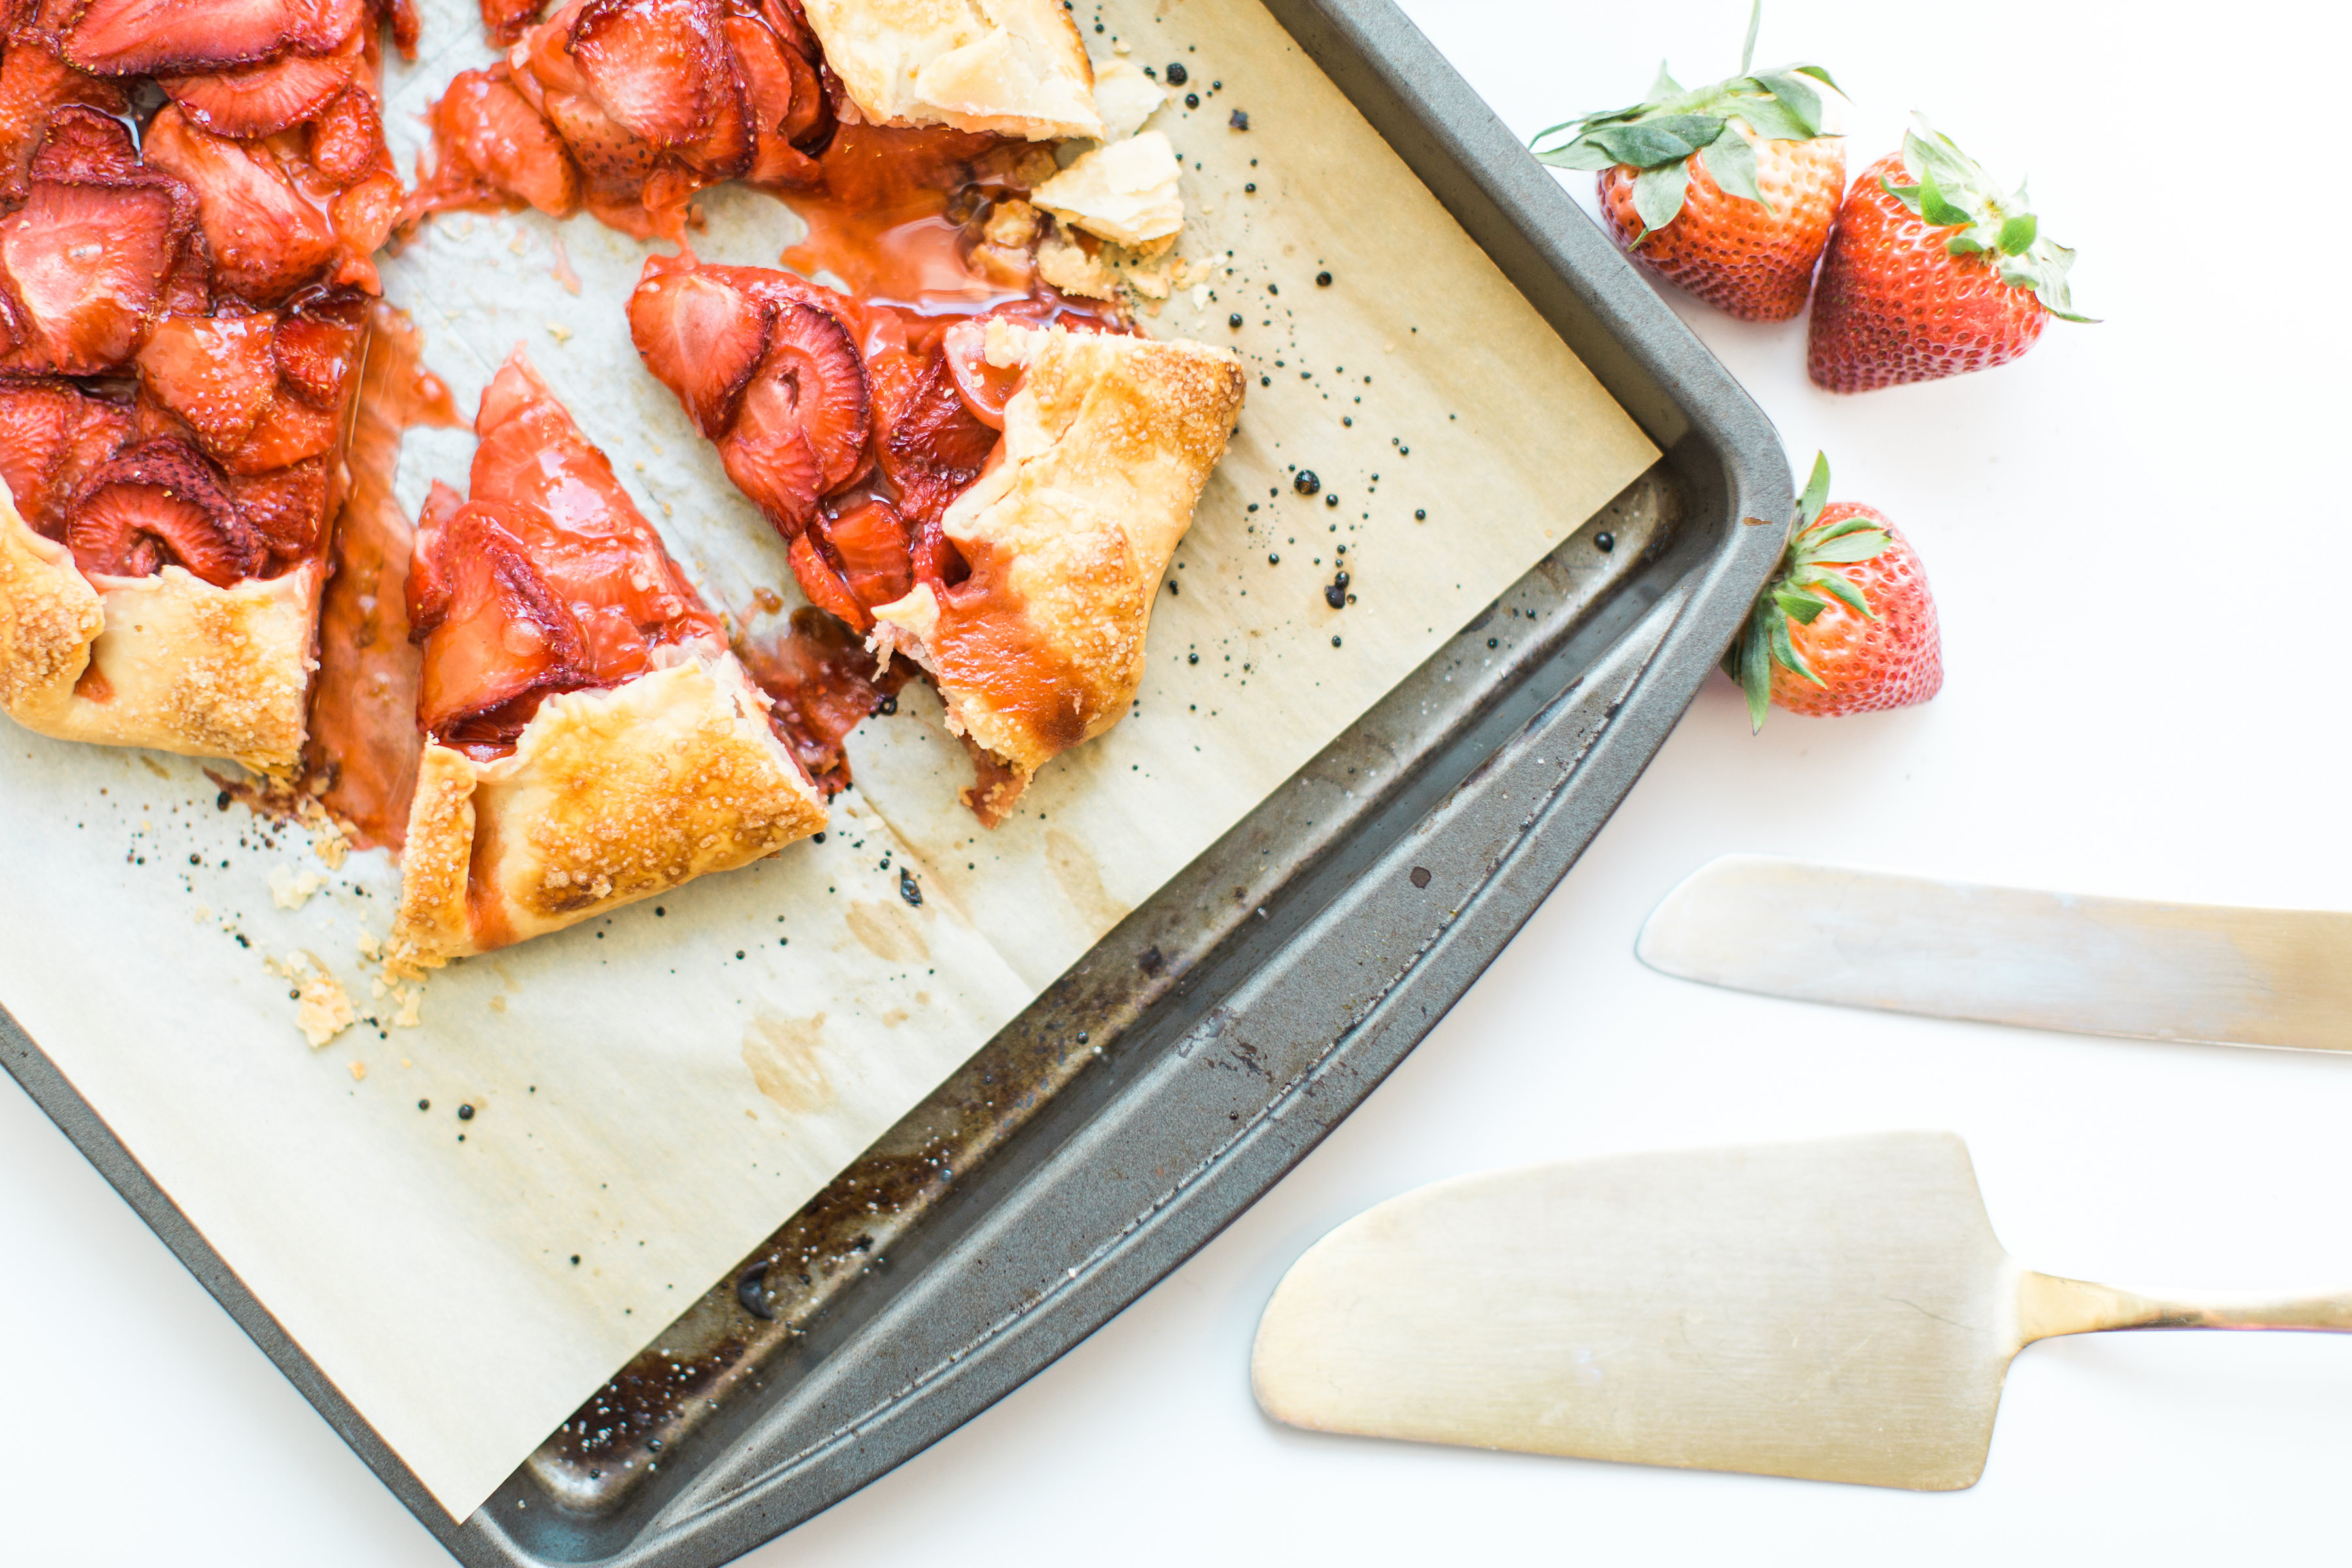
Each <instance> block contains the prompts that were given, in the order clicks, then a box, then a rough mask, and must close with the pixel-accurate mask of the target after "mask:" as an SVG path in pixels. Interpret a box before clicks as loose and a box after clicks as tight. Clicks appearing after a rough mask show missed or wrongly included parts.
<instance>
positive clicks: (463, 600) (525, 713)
mask: <svg viewBox="0 0 2352 1568" xmlns="http://www.w3.org/2000/svg"><path fill="white" fill-rule="evenodd" d="M519 511H520V509H518V508H514V507H509V506H501V505H499V503H497V502H494V501H483V500H471V501H467V503H465V505H463V506H462V507H460V508H458V509H457V510H456V511H455V512H454V513H453V514H450V515H449V516H448V517H447V518H446V521H441V522H440V523H439V524H438V525H437V526H431V527H426V528H424V529H420V530H419V531H418V532H417V536H416V555H415V559H416V561H417V562H418V563H421V564H420V566H419V568H417V569H413V570H412V572H411V574H410V577H409V604H408V620H409V626H410V632H409V636H410V637H412V638H414V639H415V640H416V641H418V642H421V643H422V644H424V647H425V659H424V670H423V679H422V682H421V684H420V686H419V689H418V691H417V700H416V721H417V724H418V726H419V727H420V728H422V729H423V730H424V731H425V733H427V734H429V735H432V736H435V737H436V738H437V739H443V740H448V739H453V738H457V737H458V732H460V731H463V735H462V738H463V739H465V740H467V741H471V742H499V741H511V740H513V738H514V737H515V735H517V734H520V733H521V731H522V727H523V725H524V724H526V723H528V722H530V714H531V712H533V711H535V710H536V709H537V706H538V704H537V702H536V701H533V700H531V699H537V698H543V697H545V696H546V695H547V694H548V693H550V692H553V691H569V690H576V689H579V688H581V687H583V686H589V685H593V684H594V680H593V676H592V675H591V674H590V672H589V671H588V669H587V668H586V667H585V664H584V654H585V651H586V650H585V644H584V641H583V638H582V637H581V634H580V626H579V623H578V622H577V621H576V620H574V619H573V618H572V612H571V610H570V609H569V608H568V607H567V606H566V605H564V603H563V601H562V599H560V598H558V597H557V596H556V595H555V594H554V593H553V592H552V591H551V589H550V588H549V587H548V585H547V584H546V583H545V582H544V581H543V580H542V579H541V576H540V574H538V573H537V572H536V571H534V570H533V569H532V567H531V563H530V557H529V555H527V554H526V553H525V552H524V550H523V547H522V541H521V539H520V537H519V533H518V531H519V529H520V527H521V526H522V522H521V520H520V516H519V515H518V514H519ZM420 588H421V589H422V591H421V592H420ZM469 721H470V722H469ZM484 721H488V722H487V723H485V722H484Z"/></svg>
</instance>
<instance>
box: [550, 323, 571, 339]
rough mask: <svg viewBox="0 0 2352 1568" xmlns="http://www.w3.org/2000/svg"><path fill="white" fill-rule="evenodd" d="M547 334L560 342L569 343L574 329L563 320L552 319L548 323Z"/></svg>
mask: <svg viewBox="0 0 2352 1568" xmlns="http://www.w3.org/2000/svg"><path fill="white" fill-rule="evenodd" d="M547 335H548V336H549V337H551V338H553V339H554V340H555V341H556V342H559V343H568V342H571V341H572V329H571V328H570V327H567V326H565V325H564V324H563V323H562V322H561V321H550V322H548V323H547Z"/></svg>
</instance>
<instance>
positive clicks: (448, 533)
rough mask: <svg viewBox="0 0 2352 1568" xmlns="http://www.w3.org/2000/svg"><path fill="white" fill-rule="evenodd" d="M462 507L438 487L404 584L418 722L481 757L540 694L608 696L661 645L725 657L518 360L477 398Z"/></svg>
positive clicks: (667, 563) (718, 637)
mask: <svg viewBox="0 0 2352 1568" xmlns="http://www.w3.org/2000/svg"><path fill="white" fill-rule="evenodd" d="M474 430H475V435H476V436H477V437H478V441H479V445H478V446H477V447H476V448H475V452H474V465H473V473H472V476H471V480H470V488H471V490H472V497H471V499H470V500H466V501H462V502H461V501H459V500H458V499H457V495H456V493H455V492H453V491H450V490H448V489H446V488H436V492H435V496H434V499H433V500H431V501H430V502H428V503H427V505H426V508H425V520H424V522H423V523H422V525H421V526H420V528H419V530H418V532H417V539H416V552H415V562H414V564H413V565H412V567H411V571H410V575H409V619H410V624H411V626H412V627H413V628H414V630H413V631H412V633H411V635H412V637H415V638H417V639H418V640H419V641H421V642H422V643H423V644H424V647H425V692H424V696H423V698H422V699H421V700H420V708H419V718H418V721H419V723H420V724H422V725H423V727H424V728H425V731H426V732H427V733H428V734H431V735H433V736H435V737H436V738H437V739H440V740H442V741H444V742H448V743H450V744H453V745H465V746H467V747H469V748H474V749H475V750H476V752H477V754H484V753H483V752H482V751H481V749H482V748H488V749H489V751H490V752H496V751H497V750H499V749H503V748H505V747H508V746H510V745H512V743H513V742H514V740H515V738H516V737H517V736H518V735H520V733H521V732H522V728H523V726H524V725H525V724H527V723H529V722H530V718H531V715H532V714H533V713H535V712H537V711H538V708H539V704H540V702H541V700H544V699H545V697H546V696H547V694H548V693H550V692H551V691H560V690H577V689H583V688H590V687H608V686H614V685H617V684H619V683H620V682H621V681H624V680H626V679H629V678H630V677H631V676H634V675H637V674H641V673H643V672H644V671H645V670H646V669H647V668H650V667H651V665H652V661H653V656H654V653H655V651H656V649H658V648H661V647H674V646H678V645H682V644H688V643H701V644H704V645H706V646H709V647H723V646H724V645H725V640H726V634H725V628H724V627H723V626H721V624H720V622H719V617H718V616H714V615H712V614H711V613H710V611H709V609H708V608H706V607H705V606H704V605H703V603H702V601H701V599H700V597H699V596H698V595H696V593H695V591H694V589H693V587H692V585H691V584H688V582H687V581H686V579H685V576H684V574H681V573H680V572H679V571H678V569H677V564H676V563H674V562H673V561H671V559H670V557H669V552H667V550H665V549H664V548H663V547H662V543H661V540H660V537H659V536H658V535H656V533H655V532H654V531H653V528H652V526H651V525H650V524H648V523H647V522H646V520H645V517H644V515H643V514H642V513H640V512H639V511H638V510H637V509H636V507H635V503H633V502H632V501H631V500H629V498H628V494H627V492H626V491H625V490H624V489H622V488H621V485H620V481H619V479H617V478H615V477H614V473H613V467H612V464H611V463H610V462H608V461H607V460H606V459H605V458H604V453H602V452H601V451H599V450H597V448H596V447H594V446H593V444H591V443H590V442H589V440H588V438H587V437H585V436H584V435H583V434H582V433H581V431H580V428H579V426H577V425H575V424H573V423H572V416H571V415H570V414H569V413H567V412H566V411H565V410H564V408H563V406H562V404H560V403H558V402H557V401H556V400H555V397H554V395H552V394H551V393H550V392H549V391H548V389H547V386H546V384H545V383H543V382H541V380H540V379H539V377H538V375H537V374H536V373H534V372H533V371H532V370H531V368H530V364H529V363H528V362H526V361H524V360H523V359H522V357H521V356H520V354H517V355H516V357H514V358H513V359H510V360H509V361H508V362H507V363H506V365H505V366H504V367H503V368H501V369H500V370H499V374H498V376H497V377H496V379H494V380H493V381H492V382H491V384H490V386H489V388H488V390H487V391H486V392H484V393H483V395H482V406H481V411H480V413H479V414H478V416H476V418H475V422H474Z"/></svg>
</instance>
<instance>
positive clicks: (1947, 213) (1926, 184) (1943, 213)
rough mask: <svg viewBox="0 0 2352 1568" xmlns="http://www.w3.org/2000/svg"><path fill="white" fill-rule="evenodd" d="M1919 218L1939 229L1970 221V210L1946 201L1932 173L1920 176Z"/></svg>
mask: <svg viewBox="0 0 2352 1568" xmlns="http://www.w3.org/2000/svg"><path fill="white" fill-rule="evenodd" d="M1919 216H1921V217H1924V218H1926V219H1927V221H1928V222H1929V223H1932V224H1934V225H1936V226H1937V227H1939V228H1940V227H1943V226H1947V225H1950V224H1964V223H1967V222H1968V221H1969V210H1968V208H1966V207H1962V206H1955V205H1952V204H1951V203H1950V202H1948V201H1946V200H1945V199H1944V193H1943V192H1942V191H1940V190H1938V189H1937V188H1936V176H1935V174H1933V173H1932V172H1930V173H1927V174H1921V175H1920V176H1919Z"/></svg>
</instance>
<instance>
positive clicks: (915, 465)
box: [874, 347, 1001, 522]
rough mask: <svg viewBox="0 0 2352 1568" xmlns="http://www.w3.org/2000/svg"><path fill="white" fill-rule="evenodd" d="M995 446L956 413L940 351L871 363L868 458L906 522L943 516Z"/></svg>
mask: <svg viewBox="0 0 2352 1568" xmlns="http://www.w3.org/2000/svg"><path fill="white" fill-rule="evenodd" d="M1000 423H1001V421H1000ZM996 441H997V432H996V431H995V430H993V429H992V428H990V427H989V426H986V425H983V424H982V423H981V422H980V421H979V420H978V419H976V418H974V417H973V416H972V413H971V409H969V408H967V407H966V406H965V405H964V396H963V394H962V392H961V391H960V390H959V388H958V381H957V377H956V376H955V375H954V374H953V373H952V372H950V370H949V368H948V355H947V353H946V352H945V350H944V349H943V348H940V347H934V348H933V349H932V350H931V351H930V352H929V353H925V354H922V355H919V356H918V355H916V354H914V353H905V352H901V351H897V350H892V351H887V352H885V353H881V354H877V356H875V363H874V455H875V457H876V458H877V459H878V460H879V461H880V463H881V468H882V472H883V473H884V474H885V475H886V476H887V477H888V479H889V480H890V484H891V487H892V488H893V489H896V490H897V491H898V504H899V506H900V507H901V508H902V509H903V510H905V511H906V513H907V515H908V517H911V518H915V519H918V520H919V521H926V522H937V521H939V520H940V518H941V517H943V516H945V515H946V513H947V510H948V507H949V505H950V503H951V502H953V501H954V500H955V498H956V497H958V496H960V495H961V494H963V492H964V491H965V490H966V489H969V488H970V487H971V481H972V480H974V479H978V478H980V469H981V465H982V464H983V463H985V462H987V461H988V455H989V453H990V452H992V451H993V450H994V449H995V447H996Z"/></svg>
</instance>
